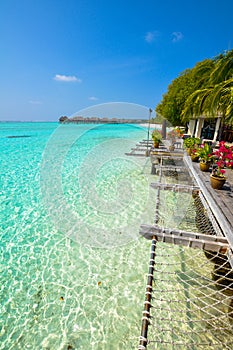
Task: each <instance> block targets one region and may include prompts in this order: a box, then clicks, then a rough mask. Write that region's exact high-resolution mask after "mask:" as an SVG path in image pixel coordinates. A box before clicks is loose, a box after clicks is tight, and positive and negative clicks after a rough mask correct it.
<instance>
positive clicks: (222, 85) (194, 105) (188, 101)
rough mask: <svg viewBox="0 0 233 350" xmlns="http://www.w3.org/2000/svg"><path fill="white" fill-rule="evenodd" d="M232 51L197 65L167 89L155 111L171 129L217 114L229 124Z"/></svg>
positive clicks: (232, 120)
mask: <svg viewBox="0 0 233 350" xmlns="http://www.w3.org/2000/svg"><path fill="white" fill-rule="evenodd" d="M232 77H233V50H230V51H227V52H225V53H223V54H220V55H218V56H217V57H215V58H213V59H206V60H203V61H201V62H198V63H197V64H196V65H195V66H194V67H193V68H192V69H187V70H185V71H184V72H182V73H181V74H180V75H179V76H178V77H177V78H176V79H174V80H173V81H172V83H171V84H170V85H169V86H168V90H167V92H166V93H165V94H164V95H163V98H162V100H161V102H160V103H159V104H158V105H157V106H156V112H157V113H158V114H159V115H161V116H163V117H164V118H166V119H167V120H168V121H170V122H171V124H172V125H173V126H177V125H181V126H182V125H185V124H186V122H188V121H189V120H190V119H191V118H195V117H199V116H200V115H204V116H205V117H207V118H208V117H209V118H211V117H215V116H218V115H221V116H222V117H223V118H224V119H225V121H226V122H227V123H228V124H231V125H233V78H232Z"/></svg>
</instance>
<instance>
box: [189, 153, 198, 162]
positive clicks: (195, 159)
mask: <svg viewBox="0 0 233 350" xmlns="http://www.w3.org/2000/svg"><path fill="white" fill-rule="evenodd" d="M191 159H192V162H198V160H199V156H197V155H196V154H192V155H191Z"/></svg>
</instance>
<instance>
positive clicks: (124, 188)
mask: <svg viewBox="0 0 233 350" xmlns="http://www.w3.org/2000/svg"><path fill="white" fill-rule="evenodd" d="M145 137H146V130H144V129H142V128H139V127H136V126H132V125H123V126H120V125H118V126H117V125H115V126H114V125H102V126H96V125H66V126H59V125H58V124H56V123H1V124H0V149H1V174H0V182H1V183H0V199H1V212H0V234H1V256H0V269H1V285H0V298H1V320H0V322H1V330H0V348H1V349H130V348H132V349H133V348H135V346H137V343H138V337H139V335H140V327H141V324H140V320H141V312H142V307H143V299H144V286H145V283H146V273H147V263H148V253H149V244H148V242H146V240H144V239H139V238H138V229H139V225H140V223H142V222H143V215H145V222H148V220H147V219H146V218H149V217H150V218H152V214H151V212H150V210H149V209H148V200H149V197H148V196H149V195H148V181H149V178H148V176H149V175H148V174H149V171H150V168H148V169H147V170H146V165H145V164H144V163H141V161H138V160H137V161H135V160H132V159H129V157H128V158H127V157H126V156H124V152H127V151H129V150H130V147H132V146H134V145H135V143H136V141H139V140H141V139H142V138H145ZM143 167H144V172H143V171H142V170H143ZM146 172H148V174H147V173H146ZM119 199H120V200H119ZM143 212H144V214H143ZM150 220H151V219H150Z"/></svg>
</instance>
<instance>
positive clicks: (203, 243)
mask: <svg viewBox="0 0 233 350" xmlns="http://www.w3.org/2000/svg"><path fill="white" fill-rule="evenodd" d="M139 233H140V235H142V236H143V237H145V238H146V239H149V240H151V239H152V237H156V239H157V240H158V241H159V242H165V243H171V244H176V245H183V246H186V247H189V248H194V249H196V248H198V249H204V250H208V251H213V252H219V253H221V254H227V253H228V250H229V244H228V241H227V239H225V237H219V236H211V235H203V234H197V233H194V232H186V231H181V230H174V229H170V228H161V227H158V226H156V225H155V226H148V225H141V226H140V231H139Z"/></svg>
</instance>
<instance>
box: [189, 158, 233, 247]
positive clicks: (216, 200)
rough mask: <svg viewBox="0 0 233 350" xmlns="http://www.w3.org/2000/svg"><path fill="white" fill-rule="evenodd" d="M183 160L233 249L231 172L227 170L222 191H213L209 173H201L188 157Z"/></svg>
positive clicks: (232, 184)
mask: <svg viewBox="0 0 233 350" xmlns="http://www.w3.org/2000/svg"><path fill="white" fill-rule="evenodd" d="M184 160H185V163H186V164H187V165H188V167H189V169H190V172H191V173H192V174H193V177H194V178H195V180H196V182H197V184H198V186H199V187H200V189H201V191H202V192H203V194H204V196H205V198H206V199H207V201H208V204H209V206H210V208H211V210H212V212H213V213H214V215H215V217H216V219H217V220H218V223H219V225H220V226H221V229H222V231H223V233H224V235H225V236H226V238H227V239H228V242H229V244H230V246H231V248H232V249H233V171H231V170H227V174H226V175H227V181H226V183H225V185H224V187H223V189H222V190H215V189H213V188H212V187H211V185H210V172H211V171H209V172H203V171H201V170H200V168H199V163H195V162H192V161H191V159H190V157H188V156H185V157H184Z"/></svg>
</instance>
